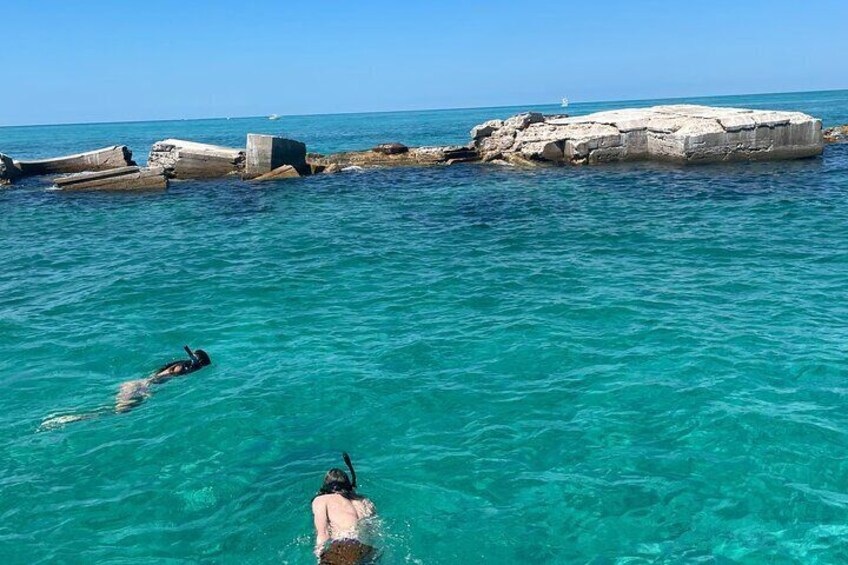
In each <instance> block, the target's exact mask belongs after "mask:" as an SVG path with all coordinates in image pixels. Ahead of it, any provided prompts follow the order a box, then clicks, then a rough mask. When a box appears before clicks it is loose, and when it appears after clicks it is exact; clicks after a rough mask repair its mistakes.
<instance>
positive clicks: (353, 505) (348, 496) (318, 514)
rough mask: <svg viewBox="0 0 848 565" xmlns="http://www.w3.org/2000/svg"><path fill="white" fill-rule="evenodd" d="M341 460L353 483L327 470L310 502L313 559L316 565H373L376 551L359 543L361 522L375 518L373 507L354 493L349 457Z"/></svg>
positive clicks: (361, 533)
mask: <svg viewBox="0 0 848 565" xmlns="http://www.w3.org/2000/svg"><path fill="white" fill-rule="evenodd" d="M342 457H343V458H344V462H345V464H346V465H347V468H348V469H350V475H351V477H353V480H352V481H351V479H350V478H349V477H348V476H347V473H345V472H344V471H343V470H341V469H330V470H329V471H327V474H326V475H325V476H324V484H323V485H322V486H321V490H319V491H318V494H317V495H315V498H313V499H312V516H313V518H314V521H315V557H317V558H318V563H319V565H365V564H369V563H375V562H376V560H377V558H378V557H379V555H378V553H377V550H376V549H374V548H373V547H371V546H370V545H366V544H365V543H363V542H362V537H363V525H364V524H363V521H364V520H366V519H367V518H370V517H372V516H374V515H375V514H376V509H375V508H374V504H373V503H372V502H371V501H370V500H368V499H367V498H365V497H364V496H362V495H360V494H357V493H356V471H354V470H353V464H351V462H350V456H348V454H347V453H343V454H342Z"/></svg>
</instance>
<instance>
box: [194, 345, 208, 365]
mask: <svg viewBox="0 0 848 565" xmlns="http://www.w3.org/2000/svg"><path fill="white" fill-rule="evenodd" d="M194 357H195V359H196V360H197V361H196V362H195V364H196V365H197V366H198V368H199V367H205V366H206V365H211V364H212V360H211V359H210V358H209V355H208V354H207V353H206V352H205V351H203V350H202V349H195V350H194Z"/></svg>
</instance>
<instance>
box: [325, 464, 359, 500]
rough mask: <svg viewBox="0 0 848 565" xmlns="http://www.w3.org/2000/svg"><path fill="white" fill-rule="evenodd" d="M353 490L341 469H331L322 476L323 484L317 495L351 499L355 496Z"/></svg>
mask: <svg viewBox="0 0 848 565" xmlns="http://www.w3.org/2000/svg"><path fill="white" fill-rule="evenodd" d="M353 489H354V486H353V485H352V484H351V482H350V478H348V476H347V473H345V472H344V471H342V470H341V469H336V468H333V469H330V470H329V471H327V474H326V475H324V484H323V485H321V490H319V491H318V494H319V495H321V494H340V495H342V496H343V497H345V498H353V497H355V496H356V495H355V494H354V492H353Z"/></svg>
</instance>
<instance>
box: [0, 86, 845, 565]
mask: <svg viewBox="0 0 848 565" xmlns="http://www.w3.org/2000/svg"><path fill="white" fill-rule="evenodd" d="M696 101H699V102H710V103H713V104H724V105H739V106H750V107H775V108H786V109H795V110H801V111H805V112H808V113H811V114H813V115H816V116H819V117H822V118H823V120H824V121H825V123H826V124H834V123H845V122H848V92H831V93H808V94H787V95H770V96H761V97H741V98H735V97H734V98H723V99H710V100H696ZM631 105H636V104H634V103H626V104H619V106H631ZM601 106H603V107H615V106H616V105H615V104H608V105H593V106H589V105H587V106H585V107H584V106H578V105H575V108H573V109H571V111H572V112H573V113H577V112H582V111H594V110H596V109H601V108H600V107H601ZM521 109H523V108H515V109H496V110H495V111H492V110H461V111H460V110H457V111H443V112H414V113H412V112H411V113H397V114H372V115H353V116H351V115H348V116H316V117H292V118H289V117H283V118H282V119H281V120H280V121H279V122H268V121H267V120H264V121H263V120H259V119H253V120H247V119H246V120H208V121H197V122H150V123H134V124H96V125H83V126H49V127H30V128H0V151H2V152H4V153H8V154H11V155H14V156H16V157H21V158H24V157H38V156H47V155H54V154H61V153H65V152H71V151H82V150H86V149H91V148H92V147H97V146H102V145H107V144H112V143H128V144H129V145H130V146H131V147H132V148H133V149H135V150H136V155H137V156H139V153H144V152H145V151H146V150H147V147H148V146H149V144H150V143H151V142H152V141H155V140H156V139H162V138H165V137H187V138H192V139H197V140H200V141H209V142H215V143H223V144H231V145H234V144H238V143H242V142H243V141H242V140H243V139H244V135H245V134H246V133H247V132H248V131H267V132H269V133H283V134H286V135H290V136H291V137H294V138H299V139H303V140H305V141H307V142H308V143H309V145H310V149H311V150H316V151H333V150H341V149H352V148H362V147H368V146H370V145H373V144H374V143H377V142H383V141H390V140H398V141H402V142H406V143H409V144H419V143H449V142H464V141H465V140H466V139H467V130H468V129H469V127H470V126H472V125H474V124H475V123H478V122H480V121H483V120H485V119H488V118H491V117H499V116H505V115H509V114H511V113H515V112H516V111H520V110H521ZM543 109H544V108H543ZM547 110H548V111H555V110H556V108H549V109H547ZM0 234H2V244H3V245H2V247H0V264H1V265H2V266H3V267H2V269H0V561H2V562H3V563H149V562H166V563H236V562H238V563H269V562H270V563H309V562H312V559H313V558H312V557H311V549H312V539H313V538H312V525H311V520H310V518H311V517H310V512H309V503H310V500H311V497H312V495H313V494H314V493H315V491H316V490H317V488H318V486H319V483H320V481H321V478H322V475H323V473H324V472H325V471H326V469H327V468H329V467H332V466H341V460H340V457H339V454H340V452H341V451H342V450H347V451H349V452H350V453H351V455H352V456H353V459H354V462H355V463H356V465H357V471H358V473H359V475H360V482H361V487H360V488H361V490H362V492H363V493H364V494H367V495H368V496H370V497H371V498H372V499H373V500H374V502H375V503H376V505H377V508H378V510H379V514H380V521H379V523H378V528H377V532H376V540H375V543H376V544H377V545H379V546H380V547H381V548H382V550H383V552H384V557H383V561H382V562H383V563H387V564H394V563H422V564H430V563H479V562H485V563H498V564H499V563H540V564H541V563H592V564H602V563H603V564H606V563H616V564H619V563H628V564H634V563H839V562H844V561H845V560H846V559H848V542H846V539H848V538H846V533H848V463H846V446H848V441H846V440H848V412H846V409H845V403H846V400H848V362H846V353H848V326H846V319H848V278H846V276H848V145H831V146H829V147H827V148H826V150H825V154H824V155H823V156H822V157H821V158H815V159H807V160H801V161H792V162H775V163H738V164H732V165H714V166H700V167H674V166H667V165H657V164H650V163H638V164H622V165H611V166H603V167H601V166H598V167H583V168H569V167H566V168H550V169H537V170H529V171H528V170H512V169H507V168H497V167H487V166H479V165H469V166H454V167H447V168H432V169H421V168H409V169H397V170H378V171H370V172H365V173H361V174H355V173H352V174H339V175H328V176H317V177H312V178H308V179H299V180H293V181H286V182H283V183H276V184H273V183H272V184H268V185H264V186H262V187H255V186H251V185H248V184H246V183H242V182H240V181H238V180H235V179H223V180H215V181H209V182H183V183H173V184H172V186H171V188H170V189H169V191H168V192H166V193H163V194H145V195H120V194H118V195H115V194H62V193H59V192H53V191H48V190H45V189H44V184H43V181H41V180H40V179H29V180H26V181H24V182H22V183H20V184H18V185H15V186H14V187H12V188H10V189H4V190H2V191H0ZM184 343H188V344H191V345H193V346H195V347H203V348H204V349H206V350H207V351H209V353H210V355H211V357H212V360H213V365H212V366H211V367H209V368H207V369H204V370H203V371H202V372H200V373H196V374H195V375H192V376H189V377H186V378H184V379H178V380H175V381H171V382H168V383H166V384H164V385H162V386H160V387H158V388H157V390H156V392H155V394H154V396H153V397H152V398H150V399H149V400H148V401H147V402H145V403H144V404H143V405H142V406H140V407H139V408H137V409H136V410H134V411H133V412H131V413H129V414H124V415H120V416H116V415H104V416H102V417H99V418H95V419H91V420H87V421H80V422H75V423H71V424H68V425H66V426H64V427H57V428H56V429H53V430H50V431H42V432H39V431H37V430H38V427H39V424H40V423H41V422H42V421H43V419H44V418H47V417H49V416H52V415H57V414H70V413H77V412H87V411H92V410H97V409H98V408H100V407H104V406H108V405H109V403H110V402H111V401H112V399H113V397H114V394H115V390H116V388H117V386H118V385H119V384H120V383H121V382H123V381H125V380H129V379H134V378H140V377H143V376H145V375H146V374H148V372H149V371H150V370H152V369H153V368H155V367H156V366H157V365H159V364H161V363H164V362H166V361H168V360H170V359H171V358H174V357H177V356H179V355H180V353H181V347H182V345H183V344H184Z"/></svg>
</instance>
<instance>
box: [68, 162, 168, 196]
mask: <svg viewBox="0 0 848 565" xmlns="http://www.w3.org/2000/svg"><path fill="white" fill-rule="evenodd" d="M53 183H54V184H55V185H56V186H57V187H58V188H60V189H62V190H66V191H71V190H103V191H153V190H165V189H166V188H168V179H167V178H166V177H165V170H164V169H163V168H161V167H155V168H144V169H141V168H139V167H135V166H133V167H119V168H116V169H111V170H108V171H98V172H87V173H76V174H72V175H67V176H64V177H59V178H56V179H53Z"/></svg>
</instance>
